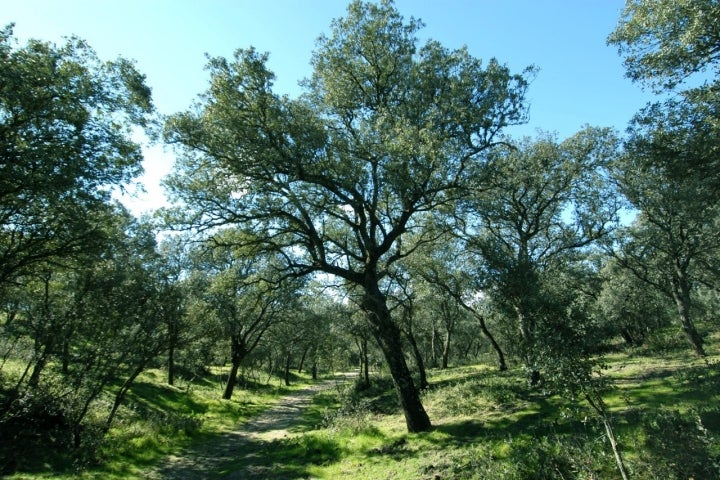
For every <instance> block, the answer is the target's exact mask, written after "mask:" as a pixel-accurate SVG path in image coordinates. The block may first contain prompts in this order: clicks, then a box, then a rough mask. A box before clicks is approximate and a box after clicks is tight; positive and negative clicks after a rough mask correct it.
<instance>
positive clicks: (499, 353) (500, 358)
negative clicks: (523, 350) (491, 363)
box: [475, 314, 507, 372]
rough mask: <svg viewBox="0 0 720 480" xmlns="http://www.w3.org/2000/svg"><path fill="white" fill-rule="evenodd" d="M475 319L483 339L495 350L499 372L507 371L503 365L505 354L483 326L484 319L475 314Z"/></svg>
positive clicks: (504, 364)
mask: <svg viewBox="0 0 720 480" xmlns="http://www.w3.org/2000/svg"><path fill="white" fill-rule="evenodd" d="M475 318H477V319H478V322H479V323H480V330H482V332H483V334H484V335H485V337H486V338H487V339H488V340H489V341H490V345H492V347H493V350H495V355H497V359H498V369H499V370H500V371H501V372H502V371H505V370H507V364H506V363H505V354H504V353H503V351H502V348H500V344H498V343H497V341H496V340H495V337H493V335H492V334H491V333H490V330H488V328H487V325H485V317H483V316H482V315H478V314H475Z"/></svg>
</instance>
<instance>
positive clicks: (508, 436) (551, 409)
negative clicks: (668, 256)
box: [9, 351, 720, 480]
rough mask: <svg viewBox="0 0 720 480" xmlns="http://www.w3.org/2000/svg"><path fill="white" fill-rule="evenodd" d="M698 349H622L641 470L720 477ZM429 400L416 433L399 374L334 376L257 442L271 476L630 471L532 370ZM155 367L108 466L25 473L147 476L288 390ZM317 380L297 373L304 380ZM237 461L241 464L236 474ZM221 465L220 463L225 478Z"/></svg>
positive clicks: (626, 417) (626, 437)
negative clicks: (426, 421)
mask: <svg viewBox="0 0 720 480" xmlns="http://www.w3.org/2000/svg"><path fill="white" fill-rule="evenodd" d="M712 353H713V355H711V356H710V357H709V358H708V359H707V361H704V360H700V359H696V358H694V357H692V356H690V354H689V353H687V352H686V351H676V352H671V353H666V354H664V355H662V356H657V355H655V353H654V352H649V351H635V352H632V354H624V353H614V354H611V355H609V356H608V357H607V358H606V360H607V365H608V368H607V370H606V371H605V374H606V375H607V376H608V377H610V378H611V379H613V380H614V382H615V385H616V388H615V389H614V390H612V391H610V392H609V393H608V394H607V395H606V397H605V398H606V401H607V404H608V407H609V408H610V409H611V412H612V416H613V420H614V423H615V428H616V434H617V436H618V440H619V441H620V443H621V449H622V452H623V455H624V457H625V460H626V463H627V466H628V468H629V470H630V473H631V477H632V478H633V479H643V480H645V479H648V480H649V479H656V478H662V479H666V478H667V479H673V478H678V479H680V478H683V479H687V478H695V479H704V478H718V475H719V474H720V407H718V405H720V403H718V401H719V400H720V355H718V354H717V352H714V351H713V352H712ZM429 379H430V382H431V384H432V387H431V389H429V390H428V391H426V392H424V393H423V403H424V405H425V407H426V409H427V411H428V413H429V415H430V418H431V420H432V422H433V425H434V428H433V430H432V431H430V432H425V433H418V434H408V433H407V432H406V429H405V423H404V419H403V416H402V413H401V411H400V410H399V408H398V406H397V401H396V400H395V393H394V389H393V387H392V382H391V381H390V380H389V379H387V378H385V377H375V378H374V379H373V381H372V385H371V386H370V387H369V388H365V389H361V388H357V387H356V386H352V385H347V386H345V387H334V388H330V389H328V390H326V391H324V392H322V393H320V394H317V395H316V396H315V397H313V401H312V404H311V405H310V406H309V407H308V408H307V409H306V410H305V412H304V414H303V415H302V417H301V418H300V419H299V421H298V422H297V424H296V425H295V426H294V427H293V428H292V429H291V432H292V434H293V435H291V436H290V437H287V438H281V439H277V440H273V441H272V442H266V443H263V444H260V443H258V444H257V445H253V447H252V448H254V449H255V452H256V453H257V454H258V456H257V457H256V458H257V461H258V463H259V464H260V465H261V466H264V467H265V469H266V470H265V471H266V472H268V474H267V475H268V477H267V478H281V479H282V478H287V479H289V478H317V479H338V478H353V479H354V478H383V479H391V478H395V479H435V478H442V479H486V478H492V479H533V478H535V479H540V478H548V479H550V478H558V479H605V478H618V477H619V476H618V474H617V470H616V467H615V463H614V459H613V456H612V451H611V449H610V447H609V444H608V442H607V440H606V439H605V435H604V430H603V428H602V425H601V424H600V422H599V421H598V420H597V418H596V417H595V416H594V415H593V413H592V411H591V409H590V408H589V407H588V406H587V405H586V404H585V403H583V402H582V401H578V402H572V401H569V400H568V399H563V398H560V397H559V396H557V395H553V394H552V392H547V391H544V390H543V389H542V388H538V389H531V388H530V387H529V386H528V384H527V379H526V377H525V375H524V373H523V372H522V371H521V370H520V369H511V370H510V371H507V372H498V371H497V370H496V369H495V368H494V367H493V366H489V365H475V366H466V367H457V368H451V369H447V370H431V371H430V372H429ZM162 380H163V378H162V372H159V371H151V372H148V373H147V374H145V375H143V376H142V377H141V378H140V379H139V381H138V383H137V385H136V386H135V387H134V388H133V391H132V395H131V396H130V398H129V399H128V402H127V406H126V407H124V408H123V411H122V414H121V415H120V420H119V421H118V423H117V424H116V426H115V427H114V428H113V430H112V431H111V434H110V436H109V438H108V441H107V442H105V444H104V447H103V450H102V458H101V460H102V461H103V463H102V466H97V467H93V468H89V469H88V468H86V469H84V470H82V471H76V472H73V471H68V472H66V473H49V472H47V473H33V474H24V475H20V474H18V475H15V476H13V477H9V478H12V479H16V480H17V479H21V478H22V479H33V480H34V479H39V478H60V479H64V478H67V479H70V478H84V479H96V478H97V479H99V478H103V479H117V480H119V479H129V478H143V472H146V471H147V470H148V469H150V468H151V467H152V466H154V465H156V464H158V463H159V462H161V461H162V459H163V458H165V457H166V456H167V455H169V454H177V453H178V452H180V451H181V450H182V449H183V448H184V447H188V446H191V445H196V444H201V443H202V442H204V441H207V440H208V439H210V438H212V437H213V435H216V434H217V433H218V432H222V431H226V430H228V429H231V428H233V427H235V426H237V425H238V424H241V423H242V422H244V421H246V420H247V419H248V418H251V417H253V416H255V415H257V414H259V413H260V412H261V411H263V410H264V409H265V408H267V407H268V406H270V405H271V404H273V403H274V402H276V401H277V400H278V399H279V398H280V397H281V396H282V395H283V394H285V393H286V392H287V391H289V390H288V389H286V388H285V387H283V386H282V385H281V383H280V382H279V381H273V382H272V383H271V384H270V385H269V386H268V387H258V388H256V389H253V390H249V391H245V390H241V389H238V390H237V391H236V393H235V395H234V397H233V399H232V400H231V401H222V400H220V399H219V398H220V394H221V389H220V385H219V382H218V379H217V378H213V377H210V378H207V379H205V380H204V382H201V383H197V384H193V385H192V388H190V389H188V388H187V387H188V386H187V385H180V387H179V388H178V387H169V386H166V385H162ZM308 382H309V379H308V378H307V377H304V376H300V377H297V378H296V385H295V386H293V387H291V389H294V388H301V387H302V386H303V385H304V384H307V383H308ZM234 467H235V465H234V464H232V463H228V464H226V465H224V466H223V468H224V470H223V471H222V472H220V471H218V472H214V474H213V473H212V472H208V478H222V475H223V474H227V473H229V472H231V471H232V469H233V468H234ZM213 475H216V476H215V477H214V476H213Z"/></svg>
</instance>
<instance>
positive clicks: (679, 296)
mask: <svg viewBox="0 0 720 480" xmlns="http://www.w3.org/2000/svg"><path fill="white" fill-rule="evenodd" d="M672 295H673V299H674V300H675V305H677V309H678V315H679V316H680V324H681V326H682V330H683V333H684V334H685V337H686V338H687V339H688V341H689V342H690V345H692V347H693V350H694V351H695V354H696V355H697V356H699V357H704V356H705V349H704V348H703V340H702V337H701V336H700V334H699V333H698V331H697V329H696V328H695V324H694V323H693V321H692V317H691V314H690V285H689V282H688V279H687V275H686V274H685V272H684V271H682V269H681V268H680V267H676V275H675V278H674V279H673V282H672Z"/></svg>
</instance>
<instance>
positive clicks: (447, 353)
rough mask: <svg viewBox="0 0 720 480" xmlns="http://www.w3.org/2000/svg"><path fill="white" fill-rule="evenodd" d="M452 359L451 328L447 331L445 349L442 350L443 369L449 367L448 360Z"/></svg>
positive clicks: (444, 342) (444, 341)
mask: <svg viewBox="0 0 720 480" xmlns="http://www.w3.org/2000/svg"><path fill="white" fill-rule="evenodd" d="M449 361H450V330H449V329H448V330H447V331H446V332H445V339H444V340H443V351H442V367H441V368H442V369H443V370H445V369H447V368H448V362H449Z"/></svg>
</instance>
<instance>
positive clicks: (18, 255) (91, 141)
mask: <svg viewBox="0 0 720 480" xmlns="http://www.w3.org/2000/svg"><path fill="white" fill-rule="evenodd" d="M144 82H145V79H144V77H143V76H142V75H141V74H140V73H138V72H137V70H136V69H135V67H134V66H133V64H132V63H131V62H129V61H127V60H124V59H118V60H116V61H113V62H101V61H100V60H99V59H98V58H97V57H96V55H95V53H94V52H93V51H92V49H91V48H90V47H89V46H88V45H87V44H86V43H84V42H83V41H81V40H78V39H77V38H71V39H69V40H68V41H67V42H66V43H65V44H64V45H62V46H59V47H58V46H55V45H52V44H49V43H44V42H40V41H36V40H31V41H29V42H28V44H27V45H26V46H25V47H22V48H17V47H16V46H15V41H14V37H13V35H12V25H11V26H8V27H5V28H4V29H2V30H0V288H2V287H3V286H6V285H7V284H8V283H9V282H11V281H12V280H13V279H14V278H16V277H17V276H19V275H23V274H26V273H29V272H32V271H33V269H34V268H35V266H36V265H38V264H42V263H46V262H49V261H54V262H58V261H60V260H62V259H65V258H68V257H70V256H72V255H75V254H77V253H78V252H82V251H83V250H84V249H87V248H90V244H91V243H93V242H95V244H97V242H96V240H97V239H98V236H100V237H102V226H101V225H98V224H96V223H93V219H94V218H95V217H94V216H93V215H92V214H91V211H92V210H93V209H95V208H96V207H97V205H98V204H103V203H106V202H108V200H109V199H110V195H111V192H112V190H113V189H114V188H118V187H120V186H122V185H124V184H125V183H127V182H128V181H129V180H131V179H132V178H133V177H135V176H136V175H138V174H139V173H140V172H141V168H142V167H141V161H142V153H141V150H140V145H138V144H137V143H135V142H134V141H133V140H132V139H131V130H132V128H133V127H138V126H139V127H146V126H148V122H149V114H150V113H151V112H152V108H153V107H152V104H151V100H150V89H149V88H148V87H147V86H146V85H145V83H144Z"/></svg>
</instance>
